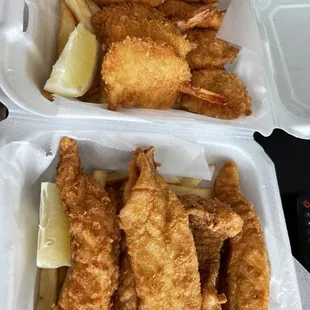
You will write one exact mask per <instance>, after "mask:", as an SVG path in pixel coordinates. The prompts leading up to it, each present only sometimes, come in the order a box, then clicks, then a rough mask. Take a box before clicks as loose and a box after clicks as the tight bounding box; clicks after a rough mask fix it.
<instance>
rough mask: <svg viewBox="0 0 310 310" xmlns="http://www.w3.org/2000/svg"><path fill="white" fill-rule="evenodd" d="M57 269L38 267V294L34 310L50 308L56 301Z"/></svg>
mask: <svg viewBox="0 0 310 310" xmlns="http://www.w3.org/2000/svg"><path fill="white" fill-rule="evenodd" d="M57 285H58V269H40V283H39V295H38V300H37V305H36V310H46V309H52V305H53V304H55V303H56V299H57Z"/></svg>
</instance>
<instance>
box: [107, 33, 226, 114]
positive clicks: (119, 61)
mask: <svg viewBox="0 0 310 310" xmlns="http://www.w3.org/2000/svg"><path fill="white" fill-rule="evenodd" d="M102 78H103V80H104V81H105V83H106V85H107V86H106V92H107V95H108V100H109V109H111V110H115V109H116V108H117V106H121V107H142V108H153V109H168V108H169V107H170V106H172V104H173V103H174V102H175V100H176V97H177V94H178V91H182V92H186V93H192V94H194V95H195V96H200V97H201V98H206V99H208V100H211V101H213V102H217V101H219V102H222V101H223V100H224V98H223V97H222V96H220V95H217V94H214V93H212V92H209V91H207V90H205V89H200V88H199V87H192V86H191V85H190V84H189V83H188V82H189V81H190V78H191V73H190V68H189V65H188V63H187V62H186V61H185V60H184V59H182V58H181V57H178V56H176V55H175V53H174V51H173V48H172V47H171V46H169V45H167V44H163V43H156V42H154V41H151V40H141V39H137V38H127V39H125V40H124V41H123V42H118V43H114V44H112V46H111V48H110V50H109V51H108V53H107V54H106V56H105V58H104V61H103V65H102Z"/></svg>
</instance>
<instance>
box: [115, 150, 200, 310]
mask: <svg viewBox="0 0 310 310" xmlns="http://www.w3.org/2000/svg"><path fill="white" fill-rule="evenodd" d="M136 166H137V169H138V171H139V176H138V179H137V182H136V184H135V185H134V186H133V187H132V190H131V194H130V196H129V198H128V201H127V203H126V205H125V207H124V208H123V209H122V210H121V212H120V219H121V226H122V228H123V229H124V231H125V233H126V238H127V244H128V253H129V256H130V262H131V266H132V268H133V271H134V273H135V278H136V289H137V293H138V296H139V298H140V306H139V309H142V310H144V309H147V310H149V309H152V310H160V309H162V310H164V309H165V310H166V309H171V310H174V309H178V310H179V309H200V307H201V292H200V279H199V273H198V260H197V254H196V250H195V244H194V239H193V235H192V233H191V231H190V228H189V222H188V216H187V214H186V211H185V210H184V208H183V206H182V204H181V202H180V201H179V200H178V198H177V197H176V195H175V194H174V193H173V192H172V190H171V189H170V187H169V186H168V185H167V184H166V182H165V181H164V179H163V178H162V177H161V176H160V175H159V174H158V173H157V171H156V164H155V162H154V148H150V149H148V150H147V151H145V152H143V151H141V150H138V151H137V155H136Z"/></svg>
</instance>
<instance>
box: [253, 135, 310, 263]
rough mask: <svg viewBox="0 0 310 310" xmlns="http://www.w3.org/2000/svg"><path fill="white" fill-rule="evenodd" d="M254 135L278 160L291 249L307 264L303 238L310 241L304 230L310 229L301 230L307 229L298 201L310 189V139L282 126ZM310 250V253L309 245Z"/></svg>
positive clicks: (280, 187) (277, 169)
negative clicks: (289, 131)
mask: <svg viewBox="0 0 310 310" xmlns="http://www.w3.org/2000/svg"><path fill="white" fill-rule="evenodd" d="M254 139H255V140H256V141H257V142H258V143H259V144H260V145H261V146H262V147H263V148H264V150H265V152H266V153H267V154H268V156H269V157H270V158H271V160H272V161H273V162H274V164H275V167H276V172H277V178H278V184H279V189H280V194H281V199H282V205H283V210H284V215H285V220H286V225H287V229H288V233H289V238H290V242H291V248H292V253H293V255H294V257H295V258H296V259H297V260H299V262H300V263H301V264H303V265H304V267H305V268H307V266H306V263H305V261H304V255H303V252H304V250H305V248H304V247H303V246H302V244H301V242H305V240H306V241H309V245H310V239H309V237H310V234H309V237H308V238H306V237H304V233H305V232H306V231H307V232H309V233H310V230H309V231H308V230H306V231H304V233H302V231H300V232H299V230H300V229H301V230H302V229H304V227H305V221H306V219H304V220H303V221H302V222H301V221H300V217H299V216H298V215H299V213H298V212H297V209H298V208H297V206H296V203H297V202H296V201H297V199H298V200H299V195H300V194H301V193H305V192H309V193H310V140H303V139H298V138H295V137H293V136H291V135H289V134H287V133H286V132H284V131H282V130H280V129H276V130H274V131H273V133H272V135H271V136H269V137H267V138H266V137H264V136H262V135H261V134H259V133H255V134H254ZM309 202H310V200H309ZM309 212H310V209H309ZM307 223H308V222H307ZM301 225H302V226H301ZM307 229H310V225H309V227H308V228H307ZM307 250H308V252H309V255H310V247H308V249H307Z"/></svg>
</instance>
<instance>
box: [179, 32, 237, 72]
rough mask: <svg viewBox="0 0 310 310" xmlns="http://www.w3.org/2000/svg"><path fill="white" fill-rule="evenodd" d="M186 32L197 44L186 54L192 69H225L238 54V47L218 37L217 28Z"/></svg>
mask: <svg viewBox="0 0 310 310" xmlns="http://www.w3.org/2000/svg"><path fill="white" fill-rule="evenodd" d="M185 33H186V35H187V38H188V39H189V40H190V41H191V42H193V43H195V44H196V45H197V47H196V48H194V49H193V50H191V51H190V52H189V53H188V54H187V56H186V59H187V61H188V63H189V65H190V67H191V69H199V70H201V69H210V68H214V69H215V68H218V69H223V68H224V64H225V63H231V62H232V61H233V60H234V59H235V58H236V57H237V55H238V52H239V49H238V48H236V47H234V46H231V45H229V44H228V42H226V41H224V40H221V39H218V38H216V35H217V31H216V30H212V29H193V30H188V31H186V32H185Z"/></svg>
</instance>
